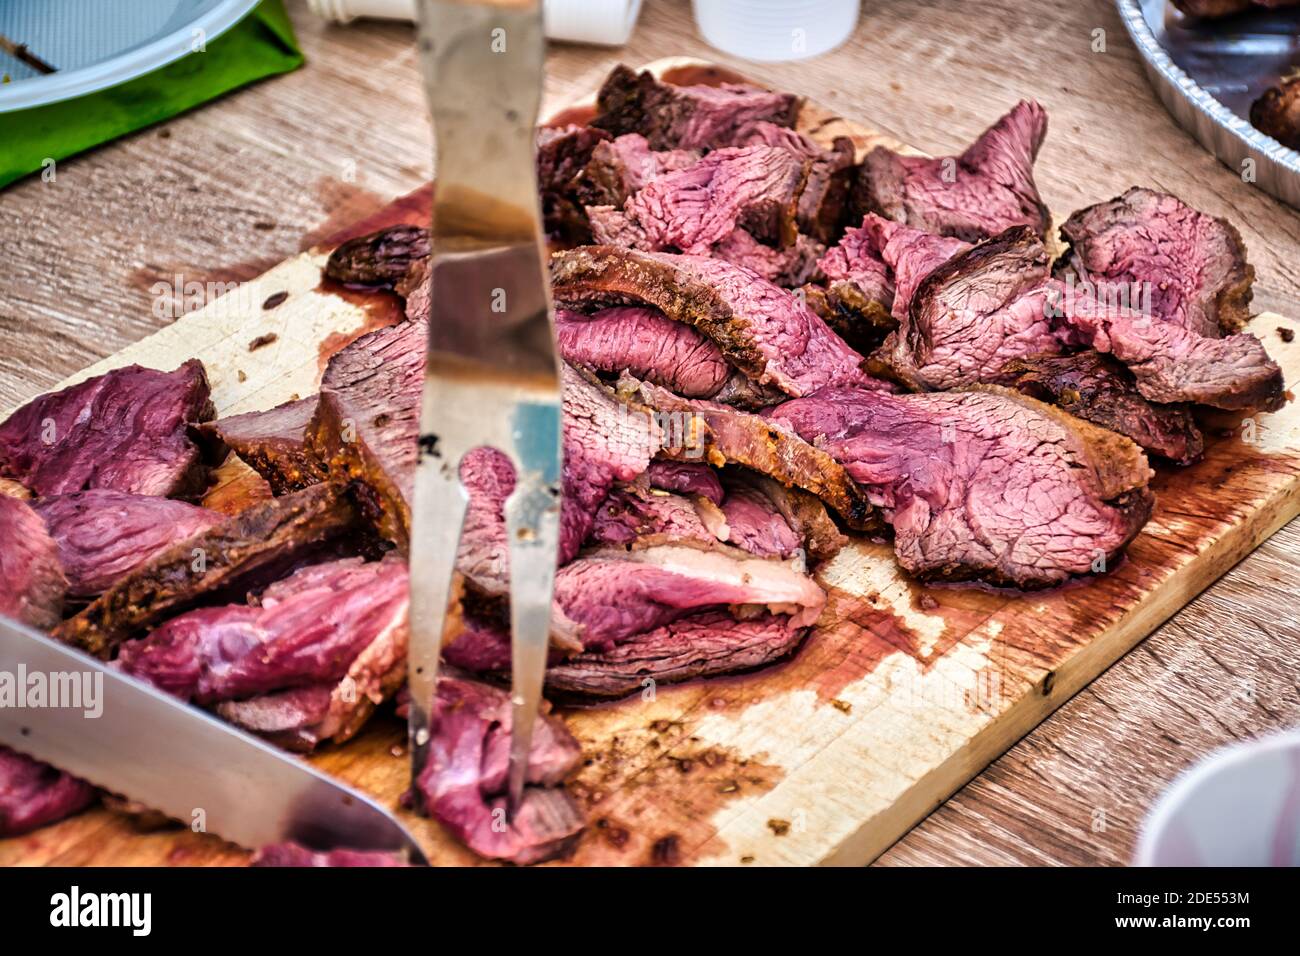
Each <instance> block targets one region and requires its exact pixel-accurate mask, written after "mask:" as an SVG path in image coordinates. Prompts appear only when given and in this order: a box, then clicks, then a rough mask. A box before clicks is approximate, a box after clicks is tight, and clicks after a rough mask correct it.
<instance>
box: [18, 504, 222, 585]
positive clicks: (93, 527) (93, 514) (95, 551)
mask: <svg viewBox="0 0 1300 956" xmlns="http://www.w3.org/2000/svg"><path fill="white" fill-rule="evenodd" d="M34 507H35V509H36V513H37V514H39V515H40V516H41V518H42V519H43V520H44V522H45V525H46V527H47V528H48V529H49V533H50V537H52V538H53V539H54V542H55V544H56V546H57V547H58V557H59V562H60V563H61V564H62V566H63V572H64V574H66V575H67V578H68V595H69V596H70V597H74V598H93V597H94V596H95V595H97V594H100V593H101V592H103V591H106V590H108V588H110V587H112V586H113V585H114V584H116V583H117V582H118V581H120V580H121V579H122V578H124V577H126V576H127V575H128V574H130V573H131V572H132V571H134V570H135V569H136V568H138V567H140V566H141V565H142V564H144V563H145V562H147V561H149V560H150V559H152V558H153V557H155V556H156V555H158V554H160V553H161V552H163V551H165V550H167V549H168V548H170V547H171V546H172V545H173V544H175V543H176V542H178V541H184V540H186V539H187V538H190V537H192V536H193V535H196V534H198V533H199V532H201V531H206V530H207V529H208V528H211V527H212V526H213V525H215V524H217V523H218V522H219V521H222V520H223V516H222V515H220V514H218V513H217V512H215V511H209V510H208V509H207V508H200V507H198V506H197V505H191V504H187V503H186V502H184V501H173V500H171V499H170V498H155V497H152V496H149V495H129V494H124V493H123V492H120V491H108V490H107V489H104V488H92V489H91V490H89V491H78V492H74V493H73V494H70V495H55V496H53V497H50V498H43V499H41V500H40V501H38V502H36V504H35V506H34Z"/></svg>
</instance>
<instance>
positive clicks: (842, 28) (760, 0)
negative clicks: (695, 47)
mask: <svg viewBox="0 0 1300 956" xmlns="http://www.w3.org/2000/svg"><path fill="white" fill-rule="evenodd" d="M694 3H695V24H696V26H698V27H699V28H700V33H702V34H703V35H704V39H705V40H707V41H708V42H709V43H710V44H711V45H712V46H715V47H717V48H718V49H719V50H721V51H722V52H724V53H730V54H731V55H732V56H738V57H743V58H744V59H746V60H763V61H769V62H770V61H775V60H802V59H805V58H806V57H810V56H817V55H818V54H821V53H825V52H827V51H828V50H833V49H835V47H837V46H839V45H840V44H841V43H843V42H844V41H845V40H847V39H848V38H849V36H850V35H851V34H852V33H853V28H854V26H856V25H857V22H858V11H859V7H860V4H859V0H694Z"/></svg>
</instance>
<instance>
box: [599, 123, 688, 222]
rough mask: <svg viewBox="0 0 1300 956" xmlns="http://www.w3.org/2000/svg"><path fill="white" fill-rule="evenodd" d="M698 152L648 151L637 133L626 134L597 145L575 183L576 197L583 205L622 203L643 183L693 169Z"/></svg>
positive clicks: (641, 137) (686, 150) (647, 144)
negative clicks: (668, 174) (689, 168)
mask: <svg viewBox="0 0 1300 956" xmlns="http://www.w3.org/2000/svg"><path fill="white" fill-rule="evenodd" d="M700 155H701V154H700V151H699V150H698V149H651V148H650V143H649V141H648V140H646V138H645V137H644V136H642V135H641V134H640V133H627V134H625V135H623V136H619V137H617V138H616V139H613V140H610V141H608V142H604V143H600V144H598V145H597V146H596V148H595V149H593V150H592V151H591V160H590V161H589V162H588V163H587V165H586V168H584V169H583V170H582V174H581V175H580V176H579V177H578V180H577V186H576V190H577V195H578V198H579V199H580V200H581V201H582V203H583V204H584V205H586V206H612V207H614V208H616V209H622V208H623V204H624V203H626V202H627V201H628V199H629V198H630V197H631V196H632V195H633V194H634V193H636V192H637V191H638V190H640V189H641V187H642V186H644V185H645V184H646V183H648V182H650V181H651V180H653V179H657V178H658V177H659V176H662V175H663V174H664V173H670V172H674V171H675V170H679V169H685V168H687V167H688V166H693V165H694V164H695V163H697V162H698V161H699V159H700Z"/></svg>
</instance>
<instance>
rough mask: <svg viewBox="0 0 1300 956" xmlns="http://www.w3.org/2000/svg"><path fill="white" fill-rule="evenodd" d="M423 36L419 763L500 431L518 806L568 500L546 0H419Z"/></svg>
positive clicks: (514, 799)
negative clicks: (428, 130) (550, 218)
mask: <svg viewBox="0 0 1300 956" xmlns="http://www.w3.org/2000/svg"><path fill="white" fill-rule="evenodd" d="M418 42H419V49H420V57H421V69H422V72H423V74H424V81H425V87H426V92H427V94H428V98H429V104H430V107H431V109H432V113H433V125H434V137H435V140H436V149H435V153H436V161H437V162H436V186H435V188H434V203H433V231H432V234H431V235H432V250H431V254H432V258H431V260H430V265H431V269H430V271H431V273H432V282H433V300H432V302H433V305H432V313H431V318H430V322H429V351H428V360H427V366H426V371H425V381H424V402H423V408H422V411H421V418H420V457H419V465H418V468H417V470H416V479H415V502H414V507H413V529H412V534H411V555H410V565H411V643H410V664H409V668H410V691H411V704H410V735H411V754H412V772H413V774H414V779H416V780H418V778H419V774H420V772H421V771H422V770H423V768H424V765H425V762H426V760H427V757H428V744H429V735H430V716H431V711H432V708H433V703H434V694H435V687H436V680H437V672H438V657H439V651H440V649H441V644H442V637H443V630H444V625H445V621H446V617H447V607H448V598H449V595H450V590H451V584H452V580H453V573H454V569H455V563H456V550H457V545H458V542H459V540H460V534H461V527H462V524H463V522H464V517H465V506H466V503H467V496H466V494H465V490H464V488H463V486H462V484H461V482H460V477H459V467H460V463H461V460H462V458H463V456H464V455H465V453H466V452H468V451H470V450H472V449H474V448H477V447H480V446H483V445H489V446H491V447H493V448H496V449H498V450H499V451H501V452H503V453H504V454H505V455H507V456H508V457H509V459H510V461H511V462H512V464H513V465H514V468H515V475H516V486H515V490H514V493H513V494H512V495H511V496H510V497H509V499H507V501H506V509H505V512H506V530H507V536H508V550H509V558H510V628H511V654H512V694H511V698H512V710H511V742H510V774H509V807H510V810H509V812H510V813H511V814H513V813H514V812H515V810H516V809H517V808H518V807H519V804H520V801H521V799H522V794H523V788H524V782H525V776H526V771H527V767H528V753H529V748H530V745H531V742H532V733H533V724H534V721H535V719H536V717H537V712H538V708H539V706H540V703H541V693H542V680H543V676H544V672H545V668H546V656H547V641H548V636H549V629H550V621H551V596H552V591H553V589H554V583H555V559H556V549H557V546H558V542H559V514H560V473H561V445H560V409H561V399H560V380H559V366H558V364H557V362H556V358H555V343H554V330H553V326H552V319H551V304H550V291H549V287H548V285H547V277H546V268H545V250H544V246H543V240H542V228H541V210H540V202H539V199H538V192H537V176H536V173H535V171H534V165H533V164H534V159H533V154H534V153H533V151H534V137H535V126H536V123H537V111H538V108H539V105H540V101H541V91H542V65H543V57H544V54H545V44H544V40H543V34H542V13H541V3H540V2H539V0H514V2H511V0H495V2H491V0H480V2H477V3H474V2H457V0H420V3H419V40H418ZM415 789H416V792H417V793H418V788H415Z"/></svg>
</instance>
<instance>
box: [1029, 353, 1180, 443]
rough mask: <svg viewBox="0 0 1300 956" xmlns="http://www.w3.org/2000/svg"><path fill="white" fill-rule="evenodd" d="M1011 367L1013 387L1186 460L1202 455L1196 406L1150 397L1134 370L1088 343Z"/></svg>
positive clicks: (1030, 359) (1079, 416)
mask: <svg viewBox="0 0 1300 956" xmlns="http://www.w3.org/2000/svg"><path fill="white" fill-rule="evenodd" d="M1007 371H1008V372H1009V373H1011V374H1012V375H1014V380H1013V382H1012V385H1013V387H1014V388H1016V389H1017V390H1019V391H1021V392H1024V393H1025V394H1026V395H1032V396H1033V397H1034V398H1037V399H1040V400H1042V401H1045V402H1051V403H1052V404H1053V405H1057V406H1059V407H1061V408H1063V409H1065V410H1066V411H1067V412H1069V413H1070V414H1071V415H1074V416H1076V417H1078V418H1082V419H1085V420H1086V421H1090V422H1092V423H1093V424H1095V425H1100V426H1101V427H1102V428H1109V429H1110V430H1111V431H1113V432H1119V433H1120V434H1121V435H1124V436H1126V437H1128V438H1131V439H1133V441H1135V442H1137V443H1138V444H1139V445H1140V446H1142V447H1143V448H1144V449H1146V450H1147V451H1149V452H1153V453H1155V454H1157V455H1163V456H1164V457H1165V458H1168V459H1171V460H1172V461H1175V462H1177V463H1178V464H1180V465H1186V464H1190V463H1191V462H1193V461H1195V460H1196V459H1197V458H1200V457H1201V452H1202V451H1203V450H1204V447H1205V443H1204V439H1203V438H1202V436H1201V431H1200V429H1199V428H1197V427H1196V419H1195V418H1194V417H1193V416H1192V412H1191V409H1189V408H1188V407H1187V406H1185V405H1155V404H1152V403H1151V402H1148V401H1147V400H1146V399H1145V398H1143V397H1142V395H1141V394H1140V393H1139V392H1138V389H1137V382H1136V380H1135V379H1134V378H1133V373H1132V372H1130V371H1129V370H1128V369H1126V368H1125V367H1124V366H1123V365H1122V364H1120V363H1119V362H1117V361H1115V360H1114V359H1113V358H1111V357H1110V356H1108V355H1102V354H1100V353H1099V352H1095V351H1093V350H1091V349H1088V350H1086V351H1083V352H1076V353H1074V354H1071V355H1056V356H1042V357H1035V358H1025V359H1016V360H1015V361H1013V362H1011V363H1010V365H1008V366H1007Z"/></svg>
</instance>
